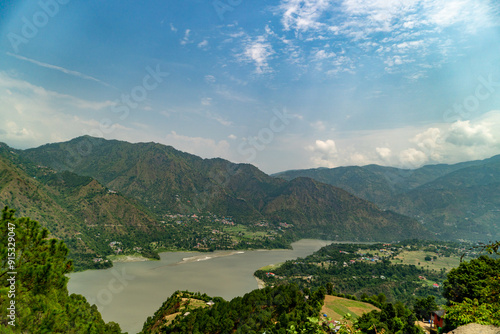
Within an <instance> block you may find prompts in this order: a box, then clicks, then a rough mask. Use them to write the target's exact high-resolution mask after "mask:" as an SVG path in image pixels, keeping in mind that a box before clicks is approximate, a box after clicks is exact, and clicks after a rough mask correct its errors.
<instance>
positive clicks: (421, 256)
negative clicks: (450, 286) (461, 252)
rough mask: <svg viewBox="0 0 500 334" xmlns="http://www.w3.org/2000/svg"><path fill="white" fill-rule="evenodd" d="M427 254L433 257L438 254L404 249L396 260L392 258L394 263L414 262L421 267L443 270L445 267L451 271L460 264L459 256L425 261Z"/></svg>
mask: <svg viewBox="0 0 500 334" xmlns="http://www.w3.org/2000/svg"><path fill="white" fill-rule="evenodd" d="M427 255H428V256H430V257H432V258H433V257H434V256H435V255H436V254H435V253H432V252H424V251H404V252H402V253H401V254H399V255H398V256H396V258H395V260H392V263H398V264H401V263H403V264H413V265H415V266H417V267H419V268H423V269H430V270H432V269H434V270H441V269H442V268H444V269H445V270H446V271H450V270H451V269H453V268H456V267H458V265H459V264H460V257H459V256H450V257H438V258H437V259H436V260H434V259H433V260H432V261H425V257H426V256H427ZM401 260H403V262H401ZM419 263H420V264H419Z"/></svg>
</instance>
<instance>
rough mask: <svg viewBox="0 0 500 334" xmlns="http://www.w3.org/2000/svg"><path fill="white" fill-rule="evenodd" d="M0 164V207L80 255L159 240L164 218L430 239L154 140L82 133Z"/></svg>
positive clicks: (334, 191) (420, 231)
mask: <svg viewBox="0 0 500 334" xmlns="http://www.w3.org/2000/svg"><path fill="white" fill-rule="evenodd" d="M0 167H1V170H0V204H1V205H9V206H10V207H12V208H15V209H17V210H18V216H21V215H29V216H30V217H32V218H34V219H37V220H39V221H40V222H41V223H42V224H43V225H45V226H47V227H48V228H49V230H50V231H51V232H52V233H53V235H54V236H57V237H60V238H62V239H64V240H65V241H66V242H67V244H68V246H69V247H70V249H71V250H72V251H73V252H77V253H78V254H80V255H79V256H82V257H84V258H87V259H88V258H91V257H95V256H96V255H102V254H107V253H109V251H110V249H109V245H108V244H109V242H110V241H113V240H119V239H120V236H126V237H127V238H126V239H127V240H128V242H131V243H136V245H137V246H141V247H146V246H147V245H148V244H149V243H151V242H152V241H156V240H158V238H166V237H168V235H169V230H168V228H166V227H165V226H161V224H160V221H161V219H162V217H164V216H165V215H167V214H184V215H193V214H204V213H209V214H213V215H218V216H223V217H231V218H232V219H233V220H234V222H235V223H238V224H242V225H253V224H255V223H257V222H260V221H266V222H268V223H269V224H271V225H273V224H274V225H276V226H277V225H278V224H279V223H283V222H286V223H287V224H290V225H291V226H293V232H292V233H293V235H294V238H303V237H312V238H324V239H333V240H357V241H393V240H402V239H406V238H424V237H431V234H430V233H428V231H427V230H426V228H424V227H423V226H422V225H421V224H420V223H418V222H417V221H416V220H415V219H411V218H408V217H406V216H404V215H401V214H399V213H395V212H393V211H391V210H381V209H379V208H378V207H377V206H376V205H375V204H373V203H371V202H369V201H367V200H365V199H361V198H359V197H356V196H354V195H352V194H350V193H349V192H347V191H346V190H343V189H341V188H338V187H335V186H332V185H329V184H326V183H323V182H319V181H316V180H314V179H311V178H307V177H299V178H294V179H293V180H290V181H287V180H284V179H281V178H276V177H272V176H269V175H267V174H265V173H263V172H262V171H260V170H259V169H258V168H256V167H255V166H252V165H249V164H234V163H231V162H229V161H226V160H223V159H219V158H216V159H202V158H200V157H197V156H194V155H191V154H188V153H184V152H180V151H178V150H176V149H174V148H173V147H170V146H165V145H161V144H157V143H137V144H132V143H128V142H123V141H117V140H105V139H100V138H94V137H89V136H83V137H78V138H75V139H73V140H70V141H68V142H63V143H55V144H47V145H43V146H40V147H38V148H33V149H28V150H16V149H13V148H10V147H9V146H7V145H6V144H0ZM96 227H98V228H96Z"/></svg>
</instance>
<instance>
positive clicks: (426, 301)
mask: <svg viewBox="0 0 500 334" xmlns="http://www.w3.org/2000/svg"><path fill="white" fill-rule="evenodd" d="M437 308H438V306H437V304H436V297H434V296H427V297H426V298H417V300H415V303H414V306H413V312H415V315H416V316H417V318H418V319H429V317H430V315H431V312H432V311H436V310H437Z"/></svg>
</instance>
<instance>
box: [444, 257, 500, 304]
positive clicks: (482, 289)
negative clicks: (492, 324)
mask: <svg viewBox="0 0 500 334" xmlns="http://www.w3.org/2000/svg"><path fill="white" fill-rule="evenodd" d="M499 277H500V259H497V260H495V259H492V258H491V257H489V256H485V255H483V256H481V257H479V258H477V259H473V260H471V261H468V262H467V261H465V262H462V263H460V265H459V266H458V267H457V268H454V269H452V270H451V271H450V272H449V273H448V277H447V279H446V280H445V281H444V283H443V290H444V291H443V296H444V297H445V298H446V299H447V300H448V301H449V304H451V302H452V301H453V302H456V303H461V302H462V301H464V299H465V298H469V299H471V300H473V299H478V301H479V302H481V303H498V302H500V297H499V294H496V295H494V294H492V292H493V291H492V290H496V289H498V279H499Z"/></svg>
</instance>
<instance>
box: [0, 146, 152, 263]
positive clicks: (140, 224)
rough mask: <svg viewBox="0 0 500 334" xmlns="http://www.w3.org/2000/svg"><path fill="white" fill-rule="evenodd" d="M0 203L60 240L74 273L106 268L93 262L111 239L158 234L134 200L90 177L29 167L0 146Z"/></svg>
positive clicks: (150, 216) (101, 255)
mask: <svg viewBox="0 0 500 334" xmlns="http://www.w3.org/2000/svg"><path fill="white" fill-rule="evenodd" d="M0 205H1V206H2V207H4V206H9V207H11V208H15V209H16V210H17V214H18V215H20V216H30V217H32V218H33V219H35V220H37V221H39V222H41V223H42V225H43V226H44V227H47V228H48V229H49V230H50V232H51V234H52V235H53V236H55V237H58V238H61V239H63V240H64V241H65V242H66V244H67V245H68V247H69V248H70V249H71V258H72V259H73V260H75V268H76V269H83V268H87V267H94V268H99V267H105V266H107V265H110V264H111V263H109V264H105V262H98V263H94V262H93V259H94V258H100V257H104V256H105V255H109V254H112V250H111V249H110V248H109V246H108V244H109V243H110V242H112V241H113V240H115V239H116V238H120V237H126V239H127V240H131V239H133V240H148V239H150V238H151V236H152V235H155V234H158V233H160V232H162V230H160V228H159V226H158V225H159V224H158V223H157V221H156V220H155V219H154V218H153V217H152V215H151V214H150V213H148V211H147V210H146V209H145V208H144V207H143V206H142V205H141V204H140V203H138V202H137V201H135V200H133V199H130V198H126V197H124V196H122V195H120V194H118V193H115V192H110V191H109V189H107V188H106V187H104V186H103V185H102V184H100V183H99V182H98V181H96V180H95V179H93V178H91V177H87V176H79V175H77V174H74V173H72V172H68V171H64V172H58V171H56V170H53V169H51V168H48V167H46V166H41V165H34V164H32V163H31V162H30V161H28V160H25V159H24V158H23V157H22V156H20V155H19V154H18V153H17V152H16V151H15V150H13V149H10V148H9V147H8V146H6V145H5V144H0Z"/></svg>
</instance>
